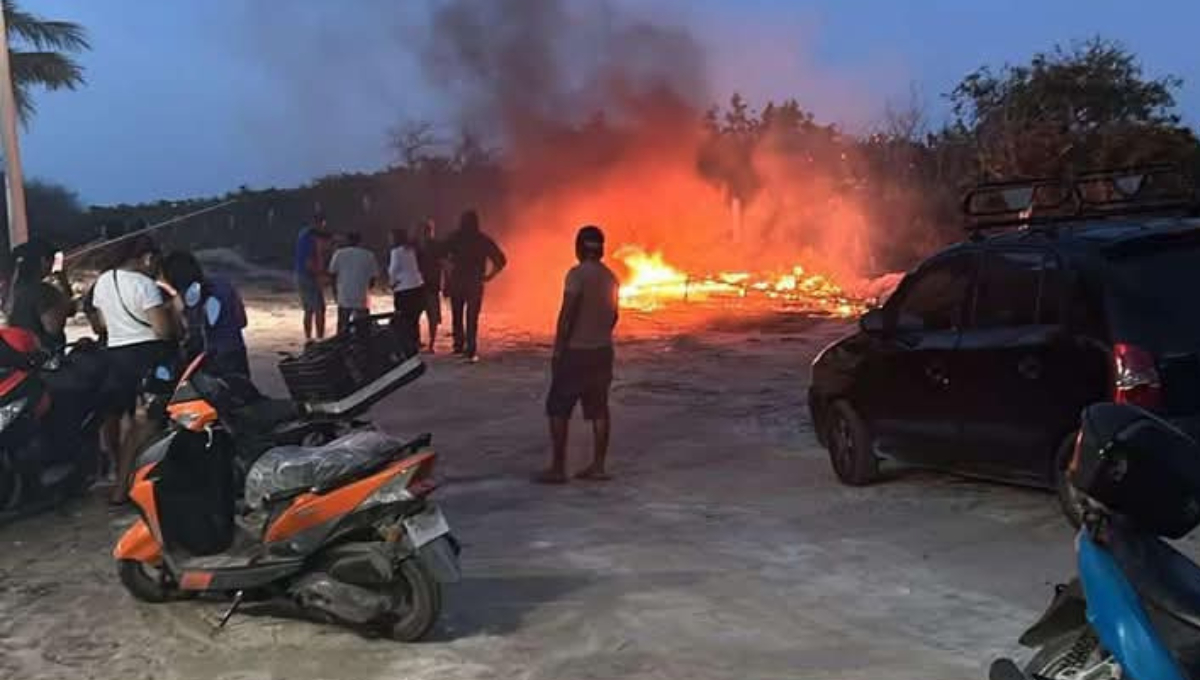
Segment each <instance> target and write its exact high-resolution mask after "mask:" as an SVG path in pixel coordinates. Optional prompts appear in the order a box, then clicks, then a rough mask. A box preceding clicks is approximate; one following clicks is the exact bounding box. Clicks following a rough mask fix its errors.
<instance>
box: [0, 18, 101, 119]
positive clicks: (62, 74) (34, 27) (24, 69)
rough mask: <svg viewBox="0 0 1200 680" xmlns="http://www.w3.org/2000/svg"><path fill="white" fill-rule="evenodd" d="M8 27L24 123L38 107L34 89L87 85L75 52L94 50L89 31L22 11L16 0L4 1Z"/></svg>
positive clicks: (9, 52) (10, 58)
mask: <svg viewBox="0 0 1200 680" xmlns="http://www.w3.org/2000/svg"><path fill="white" fill-rule="evenodd" d="M2 6H3V10H4V20H5V22H6V23H7V28H8V41H9V43H8V44H9V51H8V54H9V61H10V64H11V67H12V78H13V96H14V97H15V99H16V104H17V112H18V114H19V115H20V117H21V121H22V122H23V123H28V122H29V121H30V119H31V118H33V114H34V113H35V112H36V107H35V106H34V104H33V97H32V95H31V94H30V89H31V88H33V87H34V86H38V87H44V88H46V89H47V90H61V89H67V90H74V89H76V88H78V87H79V86H80V85H83V83H84V78H83V67H82V66H80V65H79V63H78V62H77V61H75V58H74V55H77V54H79V53H80V52H83V51H85V50H88V49H91V46H90V45H89V44H88V41H87V32H86V31H85V30H84V29H83V27H82V26H80V25H79V24H75V23H72V22H69V21H50V20H46V19H43V18H41V17H39V16H36V15H33V14H30V13H28V12H26V11H24V10H22V9H21V8H20V7H19V6H18V5H17V3H16V2H14V0H3V5H2Z"/></svg>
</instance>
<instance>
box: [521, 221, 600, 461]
mask: <svg viewBox="0 0 1200 680" xmlns="http://www.w3.org/2000/svg"><path fill="white" fill-rule="evenodd" d="M575 256H576V257H577V258H579V264H578V265H576V266H575V267H573V268H572V269H571V271H569V272H567V282H566V286H565V290H564V292H563V302H562V310H561V311H559V313H558V329H557V332H556V334H555V337H554V359H553V361H552V363H551V379H550V394H549V395H548V396H547V397H546V415H547V416H549V418H550V439H551V442H552V444H553V446H554V453H553V458H552V459H551V461H550V467H549V469H547V470H546V471H545V472H542V473H541V474H539V475H538V476H537V477H535V478H534V481H537V482H539V483H542V484H562V483H564V482H566V481H567V434H568V426H569V424H570V422H571V413H572V412H573V411H574V410H575V403H576V402H580V401H582V402H583V417H584V418H585V419H587V420H590V421H592V436H593V439H594V445H595V447H594V450H593V458H592V464H591V465H589V466H588V467H587V468H585V469H584V470H583V471H581V472H580V473H579V474H577V475H575V477H576V479H586V480H593V481H604V480H607V479H609V476H608V472H607V470H606V469H605V459H606V457H607V456H608V437H609V432H610V430H611V428H612V420H611V418H610V417H609V412H608V391H609V387H610V386H611V385H612V377H613V329H614V328H616V325H617V316H618V311H617V303H618V299H619V297H618V292H619V284H618V283H617V277H616V276H614V275H613V273H612V271H611V270H610V269H609V268H608V267H606V266H605V265H604V263H603V262H602V260H603V258H604V232H602V231H600V228H599V227H594V226H590V225H589V226H586V227H583V228H582V229H580V230H579V233H578V234H577V235H576V236H575Z"/></svg>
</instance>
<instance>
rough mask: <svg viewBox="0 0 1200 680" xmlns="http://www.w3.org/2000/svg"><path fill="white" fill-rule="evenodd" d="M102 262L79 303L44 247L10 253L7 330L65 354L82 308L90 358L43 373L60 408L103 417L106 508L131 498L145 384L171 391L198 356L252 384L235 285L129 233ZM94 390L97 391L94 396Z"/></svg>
mask: <svg viewBox="0 0 1200 680" xmlns="http://www.w3.org/2000/svg"><path fill="white" fill-rule="evenodd" d="M108 252H109V257H108V258H107V260H108V262H107V263H106V265H105V266H103V267H102V271H101V272H100V274H99V275H98V276H97V277H96V279H95V280H94V281H93V282H92V283H91V285H90V286H89V287H88V288H87V292H86V294H84V295H83V296H82V297H81V298H80V299H75V297H74V295H73V291H72V288H71V285H70V282H69V281H68V280H67V277H66V274H65V271H64V268H63V266H62V262H61V254H60V253H57V251H56V249H55V248H54V247H53V246H51V245H50V244H48V243H45V242H42V241H36V240H35V241H31V242H29V243H26V244H23V245H21V246H18V247H17V248H16V249H14V256H15V260H16V275H15V280H14V282H13V285H12V287H11V294H10V296H9V301H8V305H9V307H8V326H9V327H12V328H19V329H23V330H25V331H27V332H29V333H30V334H32V335H33V336H35V337H36V338H37V340H38V344H39V346H40V347H41V349H42V350H43V351H44V352H46V353H48V354H50V355H58V354H65V351H66V347H67V334H66V324H67V321H68V320H69V319H70V318H71V317H72V316H74V315H75V314H76V313H78V312H79V311H82V312H83V313H84V314H85V315H86V317H87V320H88V322H89V324H90V325H91V328H92V331H93V332H94V334H95V339H94V340H92V341H91V342H89V343H86V345H87V349H88V350H89V351H76V352H72V353H71V354H70V355H69V356H67V357H66V361H67V362H68V366H69V368H70V369H71V370H63V371H60V372H57V373H55V374H48V375H47V380H49V381H51V382H55V381H57V382H58V384H57V385H52V390H53V391H54V393H55V395H56V404H58V405H59V406H60V407H61V410H63V411H68V412H71V411H80V410H87V409H93V410H94V412H96V413H98V414H99V415H100V416H101V417H102V418H103V425H102V427H101V428H100V442H99V445H100V449H101V451H103V452H104V453H105V454H106V459H107V460H106V461H104V465H103V467H104V468H105V470H104V472H106V476H107V477H108V478H109V480H110V481H111V483H112V494H111V501H112V502H113V503H114V504H118V505H119V504H123V503H125V502H126V500H127V488H126V487H127V480H128V478H129V474H130V472H131V469H132V466H133V462H134V458H135V457H136V455H137V452H138V450H139V449H140V446H141V445H142V444H143V443H144V439H145V437H146V435H147V434H148V433H149V432H150V431H151V429H152V424H151V421H152V420H153V419H154V418H153V416H154V414H151V413H148V412H147V411H146V404H145V403H144V400H142V399H140V397H141V396H142V393H143V390H144V389H145V388H146V384H147V380H148V378H151V377H157V378H158V379H159V380H160V381H161V382H163V383H164V384H165V385H168V386H171V384H172V382H173V381H174V380H175V379H177V378H178V375H179V373H180V371H181V369H182V366H183V365H184V363H185V362H187V361H188V360H189V359H190V358H191V357H193V356H195V355H197V354H198V353H200V352H204V353H205V354H206V357H207V359H206V361H207V362H208V364H207V365H208V369H209V370H210V371H214V372H223V373H227V374H231V373H239V374H243V375H245V376H246V377H249V373H250V367H249V361H248V358H247V354H246V343H245V340H244V338H243V329H244V328H245V326H246V310H245V306H244V305H243V303H242V299H241V296H240V295H239V294H238V291H237V289H236V288H235V287H234V286H233V284H232V283H230V282H229V281H226V280H224V279H222V278H219V277H212V276H207V275H206V274H205V272H204V270H203V268H202V267H201V266H200V263H199V262H198V261H197V259H196V257H195V256H194V255H193V254H192V253H190V252H186V251H177V252H172V253H170V254H168V255H167V256H166V257H164V256H163V253H162V251H161V250H160V249H159V246H158V244H157V243H156V242H155V241H154V239H153V238H152V237H150V236H148V235H145V234H138V235H133V236H131V237H130V238H123V239H120V240H118V241H116V242H114V243H113V245H112V246H111V247H110V248H109V249H108ZM97 387H98V389H97Z"/></svg>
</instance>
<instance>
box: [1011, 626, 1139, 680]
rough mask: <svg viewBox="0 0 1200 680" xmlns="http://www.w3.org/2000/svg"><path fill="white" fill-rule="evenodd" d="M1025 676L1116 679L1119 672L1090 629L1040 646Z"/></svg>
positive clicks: (1040, 679) (1053, 679)
mask: <svg viewBox="0 0 1200 680" xmlns="http://www.w3.org/2000/svg"><path fill="white" fill-rule="evenodd" d="M1025 675H1026V676H1028V677H1030V678H1036V679H1037V680H1075V678H1080V677H1086V678H1089V679H1091V678H1096V680H1109V679H1113V680H1115V679H1116V678H1120V677H1121V672H1120V668H1118V667H1117V666H1116V665H1115V664H1113V662H1112V657H1111V656H1110V655H1109V654H1108V652H1106V651H1105V650H1104V648H1102V647H1101V646H1100V642H1099V641H1098V640H1097V639H1096V635H1095V633H1093V632H1092V629H1091V628H1088V627H1084V628H1080V629H1078V630H1075V631H1072V632H1070V633H1067V634H1066V635H1062V636H1060V637H1057V638H1055V639H1053V640H1051V641H1049V642H1047V643H1046V644H1045V645H1043V646H1042V648H1041V649H1039V650H1038V652H1037V654H1034V655H1033V658H1032V659H1030V660H1029V664H1028V665H1026V666H1025Z"/></svg>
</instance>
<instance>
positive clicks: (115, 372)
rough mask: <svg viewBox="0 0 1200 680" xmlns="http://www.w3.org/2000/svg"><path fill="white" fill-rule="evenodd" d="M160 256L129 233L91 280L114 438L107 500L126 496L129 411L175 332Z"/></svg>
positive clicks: (131, 431)
mask: <svg viewBox="0 0 1200 680" xmlns="http://www.w3.org/2000/svg"><path fill="white" fill-rule="evenodd" d="M160 260H161V257H160V253H159V250H158V246H157V245H156V244H155V243H154V240H153V239H151V238H150V237H148V236H138V237H134V238H133V239H132V240H131V241H130V242H129V243H127V244H125V251H124V255H123V257H122V258H121V261H120V264H118V265H117V266H116V267H113V268H112V269H109V270H108V271H106V272H104V273H102V274H100V276H99V277H98V278H97V279H96V283H95V285H93V286H92V292H91V305H92V307H93V308H94V309H95V312H96V313H95V315H94V316H93V321H94V323H95V324H96V326H97V327H96V329H95V330H96V332H97V333H98V334H100V336H101V337H103V338H105V339H106V340H105V345H106V347H107V351H106V357H107V359H108V379H107V380H106V382H105V385H104V390H103V392H104V397H105V403H106V404H108V405H109V406H110V407H111V410H110V411H109V417H110V423H111V425H110V426H111V427H112V428H113V429H115V430H116V432H115V433H114V434H116V439H117V450H116V458H117V460H116V463H117V464H116V482H117V484H116V486H115V487H114V489H113V495H112V499H111V501H112V502H113V503H123V502H124V501H125V500H126V499H127V498H128V495H127V492H128V482H129V475H130V473H131V472H132V467H133V459H134V457H135V455H136V454H137V444H138V441H137V440H138V439H139V437H138V436H136V431H137V430H135V428H137V429H138V430H140V429H141V428H140V427H139V426H140V425H141V424H142V423H140V422H138V421H137V420H135V417H134V416H135V413H136V410H137V399H138V392H139V390H140V388H141V384H142V381H143V380H144V379H145V378H146V376H147V375H149V373H150V371H152V370H154V368H155V367H156V366H157V365H158V363H159V362H161V361H163V360H164V359H165V358H167V357H168V356H169V354H170V352H171V348H172V347H173V343H174V341H175V340H176V339H177V338H178V337H179V323H178V318H177V315H176V314H175V311H174V310H173V309H172V307H171V304H170V301H169V300H167V299H166V298H165V297H164V296H163V293H162V290H161V289H160V288H159V287H158V283H157V282H156V281H155V280H154V277H155V276H156V275H157V274H158V269H159V263H160ZM110 442H111V439H110Z"/></svg>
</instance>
